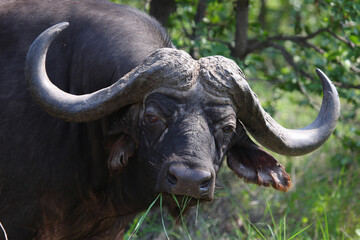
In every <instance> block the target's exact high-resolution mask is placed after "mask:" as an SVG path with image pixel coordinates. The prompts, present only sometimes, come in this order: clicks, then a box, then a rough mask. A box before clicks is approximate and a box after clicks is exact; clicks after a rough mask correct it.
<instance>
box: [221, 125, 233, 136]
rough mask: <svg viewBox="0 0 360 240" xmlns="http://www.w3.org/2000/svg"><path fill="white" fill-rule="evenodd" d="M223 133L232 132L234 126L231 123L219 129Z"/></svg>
mask: <svg viewBox="0 0 360 240" xmlns="http://www.w3.org/2000/svg"><path fill="white" fill-rule="evenodd" d="M221 130H222V131H223V132H224V133H226V134H229V133H232V132H234V130H235V128H234V127H233V126H231V125H227V126H225V127H223V128H222V129H221Z"/></svg>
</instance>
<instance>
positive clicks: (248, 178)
mask: <svg viewBox="0 0 360 240" xmlns="http://www.w3.org/2000/svg"><path fill="white" fill-rule="evenodd" d="M246 137H247V136H246ZM227 164H228V166H229V168H230V169H231V170H233V171H234V172H235V173H236V175H237V176H238V177H240V178H243V179H244V180H245V182H250V183H255V184H258V185H260V186H266V187H268V186H270V185H271V186H272V187H273V188H275V189H276V190H280V191H287V190H288V189H289V188H290V186H291V180H290V176H289V174H287V172H286V171H285V168H284V166H282V165H281V164H280V163H279V162H278V161H277V160H276V159H275V158H274V157H273V156H271V155H270V154H269V153H268V152H266V151H265V150H263V149H262V148H260V147H259V146H257V145H256V144H255V143H254V142H252V141H251V139H250V138H249V137H247V139H246V140H245V141H244V140H242V141H239V142H237V143H235V145H233V146H232V147H231V148H230V149H229V151H228V153H227Z"/></svg>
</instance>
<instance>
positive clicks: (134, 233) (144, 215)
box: [129, 193, 161, 239]
mask: <svg viewBox="0 0 360 240" xmlns="http://www.w3.org/2000/svg"><path fill="white" fill-rule="evenodd" d="M160 196H161V193H159V195H158V196H157V197H156V198H155V200H154V201H153V202H152V203H151V204H150V206H149V207H148V209H147V210H146V212H145V213H144V214H143V215H142V216H141V218H140V219H139V222H138V223H137V224H136V227H135V229H134V231H133V232H132V233H131V235H130V237H129V239H132V238H133V237H134V236H135V235H136V233H137V232H138V231H139V229H140V227H141V225H142V223H143V222H144V220H145V218H146V216H147V215H148V213H149V212H150V209H151V208H152V207H153V206H154V204H155V203H156V201H157V200H158V199H159V197H160Z"/></svg>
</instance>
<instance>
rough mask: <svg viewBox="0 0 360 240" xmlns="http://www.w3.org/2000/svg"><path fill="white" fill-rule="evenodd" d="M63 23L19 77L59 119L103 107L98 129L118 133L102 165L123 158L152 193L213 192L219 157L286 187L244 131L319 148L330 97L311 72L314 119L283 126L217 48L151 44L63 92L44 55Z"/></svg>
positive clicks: (331, 124) (289, 146) (284, 144)
mask: <svg viewBox="0 0 360 240" xmlns="http://www.w3.org/2000/svg"><path fill="white" fill-rule="evenodd" d="M67 25H68V24H67V23H62V24H58V25H55V26H54V27H52V28H49V29H48V30H46V31H45V32H44V33H42V34H41V35H40V36H39V37H38V38H37V39H36V40H35V41H34V43H33V44H32V46H31V48H30V50H29V52H28V56H27V60H26V79H27V82H28V86H29V89H30V90H31V92H32V94H33V97H34V98H35V99H36V100H37V102H38V103H39V104H40V105H41V106H42V108H43V109H44V110H45V111H47V112H48V113H49V114H51V115H53V116H55V117H57V118H60V119H62V120H66V121H74V122H85V121H92V120H97V119H102V118H104V117H105V116H109V115H111V116H110V117H108V118H109V119H110V123H109V124H108V125H109V126H108V127H107V131H108V132H109V133H111V134H113V135H115V136H118V137H117V139H116V140H115V141H114V142H113V144H112V146H111V151H110V155H109V160H108V166H109V168H110V170H111V171H112V172H120V173H121V171H123V169H124V167H125V166H127V167H130V166H133V168H134V166H136V172H137V173H136V174H138V176H141V177H142V178H143V179H142V182H143V183H144V186H143V187H144V188H147V190H148V191H149V192H150V193H153V195H154V194H156V193H159V192H162V193H164V194H167V195H168V197H169V198H170V199H171V194H174V195H177V196H191V197H193V198H195V199H200V200H205V201H208V200H211V199H213V197H214V188H215V177H216V173H217V172H218V170H219V168H220V165H221V163H222V161H223V159H224V158H225V155H227V163H228V166H229V167H230V168H231V169H232V170H233V171H234V172H235V173H236V174H237V175H238V176H239V177H242V178H244V179H245V180H246V181H249V182H253V183H257V184H259V185H264V186H269V185H271V186H272V187H274V188H275V189H278V190H283V191H286V190H287V189H288V188H289V187H290V178H289V176H288V174H287V173H286V172H285V170H284V167H283V166H281V165H280V164H279V163H278V162H277V161H276V159H274V158H273V157H272V156H271V155H270V154H269V153H267V152H266V151H264V150H263V149H261V148H260V147H259V146H257V145H256V144H255V143H254V142H253V141H252V140H251V139H250V138H249V137H248V135H247V132H248V133H250V134H251V135H252V136H253V137H254V138H255V139H256V140H257V141H258V142H259V143H260V144H262V145H263V146H265V147H266V148H268V149H270V150H272V151H274V152H277V153H280V154H284V155H288V156H295V155H303V154H306V153H309V152H311V151H313V150H315V149H316V148H318V147H319V146H321V145H322V144H323V143H324V142H325V141H326V139H327V138H328V137H329V136H330V135H331V133H332V132H333V130H334V128H335V125H336V122H337V119H338V116H339V109H340V107H339V97H338V94H337V91H336V89H335V87H334V86H333V85H332V83H331V82H330V80H329V79H328V78H327V77H326V76H325V75H324V74H323V73H322V72H321V71H320V70H317V73H318V75H319V77H320V79H321V81H322V84H323V89H324V90H323V92H324V95H323V103H322V106H321V110H320V112H319V114H318V116H317V118H316V119H315V120H314V122H313V123H311V124H310V125H308V126H307V127H305V128H302V129H297V130H292V129H286V128H284V127H282V126H280V125H279V124H278V123H277V122H276V121H275V120H274V119H273V118H272V117H271V116H270V115H268V114H267V113H266V112H265V111H264V110H263V108H262V107H261V104H260V103H259V100H258V98H257V96H256V95H255V93H253V91H252V90H251V89H250V87H249V85H248V83H247V82H246V80H245V76H244V74H243V73H242V71H241V70H240V69H239V67H238V66H237V65H236V64H235V62H234V61H232V60H230V59H227V58H225V57H222V56H213V57H205V58H202V59H200V60H198V61H196V60H194V59H192V58H191V57H190V56H189V55H188V54H187V53H185V52H183V51H179V50H176V49H170V48H163V49H158V50H156V51H155V52H153V53H152V54H151V55H150V56H148V58H147V59H145V60H144V62H143V63H142V64H141V65H139V66H138V67H136V68H135V69H133V70H132V71H131V72H129V73H128V74H126V75H125V76H123V77H122V78H121V79H119V80H118V81H117V82H115V83H114V84H112V85H111V86H109V87H107V88H104V89H101V90H98V91H97V92H94V93H91V94H86V95H72V94H69V93H66V92H63V91H62V90H60V89H58V88H57V87H56V86H55V85H53V84H52V83H51V82H50V80H49V79H48V77H47V74H46V71H45V64H44V63H45V57H46V52H47V49H48V47H49V45H50V44H51V42H52V40H53V39H54V38H55V37H56V35H57V33H58V32H60V31H61V30H62V29H64V28H66V27H67ZM124 109H126V110H124ZM115 175H116V174H115ZM115 177H116V176H115ZM168 202H170V201H168ZM169 207H170V208H172V207H171V204H169Z"/></svg>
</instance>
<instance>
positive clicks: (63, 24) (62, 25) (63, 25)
mask: <svg viewBox="0 0 360 240" xmlns="http://www.w3.org/2000/svg"><path fill="white" fill-rule="evenodd" d="M69 25H70V23H69V22H61V23H58V24H55V25H54V26H52V27H51V28H52V29H56V30H58V31H62V30H64V29H65V28H67V27H68V26H69Z"/></svg>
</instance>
